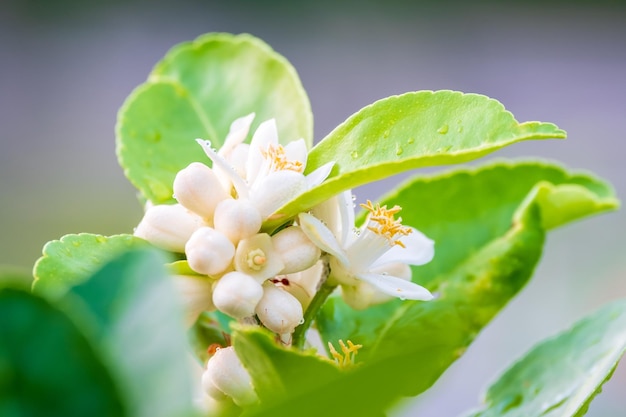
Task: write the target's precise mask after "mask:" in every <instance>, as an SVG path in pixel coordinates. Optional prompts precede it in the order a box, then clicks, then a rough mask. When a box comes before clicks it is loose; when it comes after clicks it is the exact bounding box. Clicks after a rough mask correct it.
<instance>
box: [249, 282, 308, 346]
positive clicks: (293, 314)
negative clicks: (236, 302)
mask: <svg viewBox="0 0 626 417" xmlns="http://www.w3.org/2000/svg"><path fill="white" fill-rule="evenodd" d="M255 312H256V315H257V316H258V317H259V320H261V323H263V325H264V326H265V327H267V328H268V329H270V330H271V331H273V332H274V333H278V334H279V335H289V334H291V333H292V332H293V331H294V329H295V328H296V327H297V326H298V325H299V324H301V323H302V321H303V311H302V305H301V304H300V302H299V301H298V299H297V298H296V297H294V296H293V295H291V294H289V293H288V292H287V291H286V290H284V289H283V288H280V287H277V286H276V285H274V284H273V283H271V282H269V281H266V282H265V284H263V297H262V298H261V300H260V301H259V303H258V304H257V306H256V309H255Z"/></svg>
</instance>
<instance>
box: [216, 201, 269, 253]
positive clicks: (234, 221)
mask: <svg viewBox="0 0 626 417" xmlns="http://www.w3.org/2000/svg"><path fill="white" fill-rule="evenodd" d="M261 223H262V219H261V213H259V210H257V209H256V207H255V206H254V205H253V204H252V203H251V202H250V200H247V199H236V200H235V199H228V200H224V201H222V202H220V203H219V204H218V205H217V207H216V208H215V215H214V227H215V230H219V231H220V232H222V233H224V235H226V236H227V237H228V238H229V239H230V241H231V242H233V243H234V244H237V242H239V241H240V240H241V239H245V238H247V237H250V236H252V235H254V234H256V233H257V232H258V231H259V229H260V228H261Z"/></svg>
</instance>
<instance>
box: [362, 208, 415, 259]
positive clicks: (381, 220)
mask: <svg viewBox="0 0 626 417" xmlns="http://www.w3.org/2000/svg"><path fill="white" fill-rule="evenodd" d="M361 207H363V208H364V209H365V210H367V211H369V212H370V214H369V221H370V222H373V223H376V224H370V225H369V226H367V228H368V229H369V230H371V231H372V232H374V233H376V234H377V235H380V236H384V237H386V238H387V239H388V240H389V243H390V244H391V245H392V246H393V245H399V246H401V247H403V248H404V247H405V246H404V244H403V243H402V242H401V241H400V240H399V239H395V237H396V236H406V235H408V234H410V233H411V232H413V229H411V228H410V227H406V226H403V225H402V217H398V218H397V219H396V218H395V215H396V214H398V213H399V212H400V210H402V207H400V206H393V207H392V208H390V209H388V208H387V206H382V207H381V206H380V204H378V203H376V205H375V206H374V205H373V204H372V202H371V201H370V200H367V203H366V204H361Z"/></svg>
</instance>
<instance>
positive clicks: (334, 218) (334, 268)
mask: <svg viewBox="0 0 626 417" xmlns="http://www.w3.org/2000/svg"><path fill="white" fill-rule="evenodd" d="M335 198H336V199H337V200H335V201H331V202H328V203H326V204H325V205H322V207H320V208H319V209H318V210H317V213H318V216H319V217H321V218H322V219H323V220H324V222H326V224H328V225H329V226H327V225H325V224H324V222H322V221H321V220H320V219H318V218H316V217H315V216H313V215H311V214H308V213H301V214H300V215H299V217H298V219H299V223H300V227H302V230H303V231H304V232H305V233H306V234H307V236H309V238H310V239H311V240H312V241H313V242H315V244H317V245H318V246H319V247H320V249H322V250H323V251H325V252H327V253H329V254H330V255H331V256H332V257H331V258H330V267H331V279H334V280H335V281H336V283H337V284H341V285H342V286H343V287H344V288H345V287H358V286H360V285H363V283H367V284H369V285H371V286H373V287H375V288H376V289H377V290H378V291H381V292H383V293H385V294H387V295H390V296H394V297H399V298H401V299H411V300H430V299H432V298H433V296H432V294H431V293H430V292H429V291H428V290H427V289H425V288H424V287H422V286H420V285H417V284H415V283H413V282H411V281H410V280H406V279H405V278H406V277H402V276H395V275H393V271H394V270H397V268H398V263H401V264H409V265H422V264H425V263H427V262H429V261H430V260H431V259H432V257H433V255H434V243H433V241H432V240H430V239H428V238H427V237H426V236H424V235H423V234H422V233H420V232H419V231H417V230H416V229H414V228H411V227H407V226H403V225H402V224H401V219H395V215H396V214H397V213H398V212H399V211H400V210H401V209H400V207H398V206H395V207H392V208H391V209H387V207H386V206H384V207H380V206H379V205H375V206H374V205H373V204H372V203H371V202H370V201H368V202H367V204H363V205H362V207H363V208H365V209H366V210H368V211H369V214H368V218H367V220H366V222H365V224H364V225H363V227H361V228H360V230H356V229H355V228H354V213H353V211H352V207H351V206H352V202H351V195H350V193H349V192H346V193H343V194H341V195H340V196H338V197H335ZM329 227H332V228H333V230H332V231H331V229H329ZM348 291H350V288H348ZM372 300H374V297H372ZM346 301H349V298H347V299H346ZM353 306H354V305H353ZM354 307H356V306H354ZM360 307H361V308H362V307H363V306H360Z"/></svg>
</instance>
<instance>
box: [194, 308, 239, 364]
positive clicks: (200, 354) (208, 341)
mask: <svg viewBox="0 0 626 417" xmlns="http://www.w3.org/2000/svg"><path fill="white" fill-rule="evenodd" d="M228 329H229V328H228V325H226V326H223V325H222V324H221V323H220V321H219V320H218V319H217V318H216V315H215V312H212V313H207V312H204V313H202V314H200V317H199V318H198V320H197V321H196V322H195V323H194V325H193V326H191V328H190V329H189V331H188V332H187V335H188V338H189V344H190V345H191V348H192V349H193V353H194V354H195V355H196V359H198V361H199V362H200V363H201V364H202V366H204V365H205V364H206V362H207V361H208V360H209V357H210V355H209V352H208V351H207V349H208V348H209V346H211V345H213V344H217V345H219V346H221V347H224V346H228V345H230V340H229V339H228V333H227V331H228Z"/></svg>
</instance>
